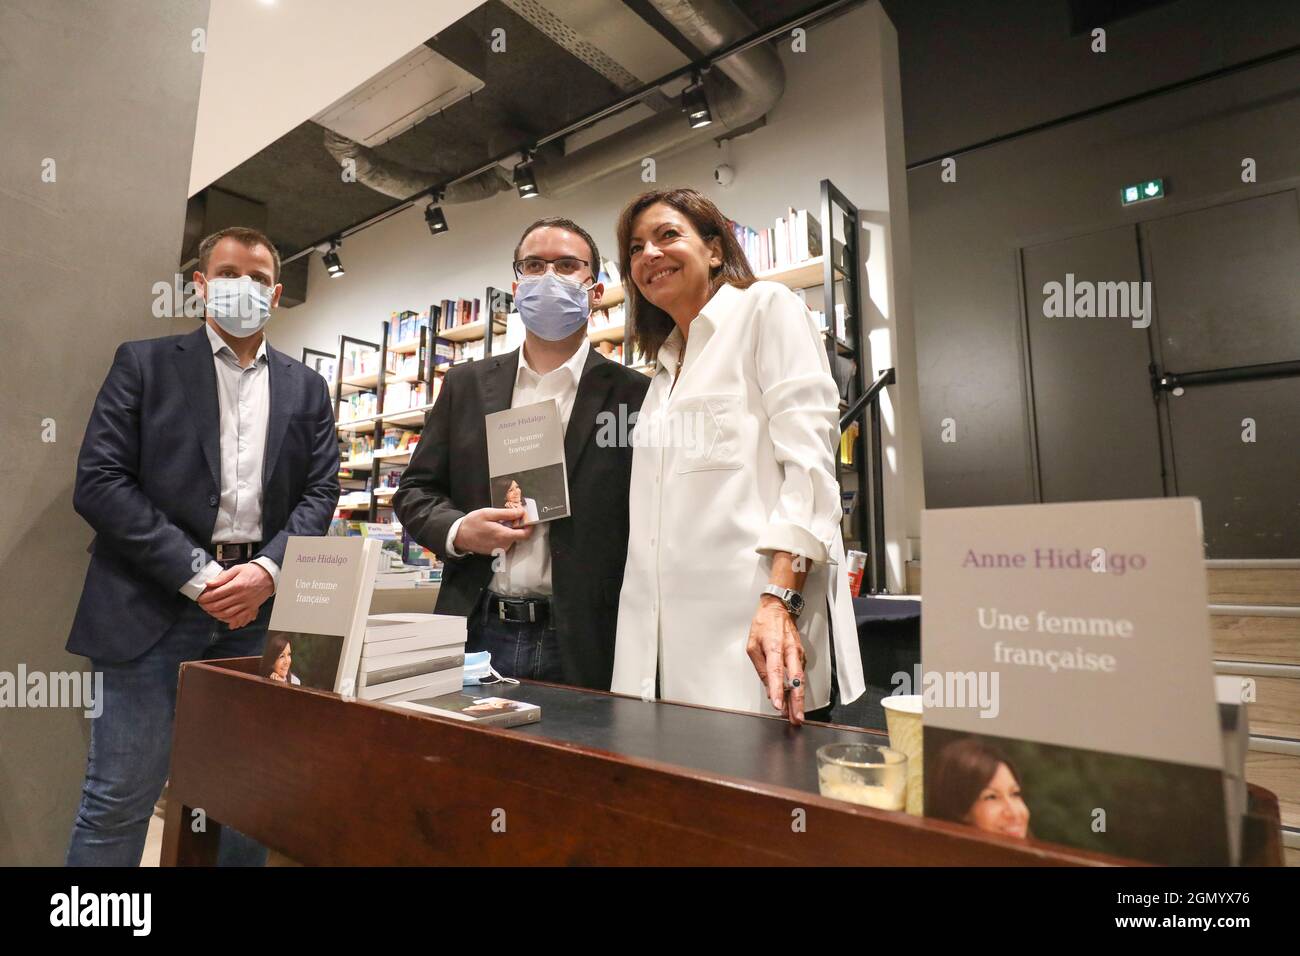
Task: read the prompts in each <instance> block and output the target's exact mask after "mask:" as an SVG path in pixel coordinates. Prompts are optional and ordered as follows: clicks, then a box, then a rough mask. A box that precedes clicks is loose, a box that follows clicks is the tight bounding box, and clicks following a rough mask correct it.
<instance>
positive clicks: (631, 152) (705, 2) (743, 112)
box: [534, 0, 785, 196]
mask: <svg viewBox="0 0 1300 956" xmlns="http://www.w3.org/2000/svg"><path fill="white" fill-rule="evenodd" d="M650 2H651V3H652V4H653V5H654V6H655V8H656V9H658V10H659V12H660V13H661V14H663V16H664V18H665V19H666V20H668V21H669V22H670V23H672V25H673V26H674V27H675V28H676V29H678V30H680V31H681V33H682V35H683V36H685V37H686V38H687V39H688V40H690V42H691V43H692V44H693V45H694V46H695V47H697V48H698V49H699V51H700V52H701V53H704V54H709V53H714V52H716V51H717V50H720V49H722V48H723V47H726V46H728V45H730V44H732V43H736V42H737V41H740V40H743V39H744V38H745V37H746V36H749V35H750V34H751V33H752V32H753V30H754V25H753V23H752V22H751V21H750V20H749V18H748V17H746V16H745V15H744V14H743V13H741V12H740V11H739V10H738V9H736V7H735V6H734V5H733V4H732V3H730V2H729V0H650ZM704 92H705V96H706V97H707V99H708V102H709V108H710V110H711V111H712V113H713V119H714V121H715V122H717V123H720V124H721V125H722V126H723V127H725V128H726V129H727V130H731V131H735V130H739V129H741V128H743V127H745V126H748V125H749V124H750V123H753V122H754V121H755V120H758V119H760V118H761V117H763V116H764V115H766V114H767V112H768V111H769V110H771V109H772V107H773V106H775V105H776V103H777V102H778V101H779V100H780V99H781V95H782V93H784V92H785V70H784V68H783V67H782V65H781V58H780V57H779V56H778V55H777V53H776V51H775V50H773V49H772V48H771V47H770V46H767V45H759V46H755V47H751V48H750V49H748V50H745V51H744V52H743V53H738V54H736V55H734V56H730V57H727V59H725V60H722V61H720V62H719V63H718V64H717V67H716V68H715V69H713V70H710V71H709V72H708V73H706V74H705V76H704ZM716 137H717V131H716V130H715V129H712V128H709V127H705V128H703V129H691V127H690V126H689V124H687V122H686V118H685V117H684V116H683V115H682V114H681V113H680V112H678V111H677V110H669V111H667V112H664V113H658V114H656V115H654V116H651V117H647V118H646V119H644V120H642V121H641V122H639V123H637V124H636V125H634V126H630V127H628V128H627V129H624V130H620V131H619V132H618V133H617V134H615V135H613V136H611V137H610V138H609V139H605V140H601V141H600V142H597V143H592V144H591V145H590V146H584V147H583V148H582V149H579V150H576V151H574V152H572V153H569V154H567V155H565V156H563V157H538V160H537V163H536V165H535V167H534V174H535V175H536V177H537V186H538V190H539V191H540V192H541V194H542V195H543V196H561V195H563V194H564V193H566V192H569V191H570V190H573V189H576V188H578V187H579V186H582V185H585V184H586V183H588V182H591V181H592V180H595V179H599V178H600V177H602V176H607V175H609V174H610V173H614V172H617V171H618V170H621V169H626V168H627V167H629V166H634V165H636V164H637V163H640V162H641V160H642V159H644V158H645V157H647V156H662V155H664V154H666V153H669V152H673V151H676V150H679V149H682V148H685V147H688V146H692V145H695V144H696V143H702V142H705V141H707V140H709V139H713V138H716Z"/></svg>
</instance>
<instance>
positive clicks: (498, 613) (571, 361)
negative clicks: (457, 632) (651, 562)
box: [393, 218, 650, 690]
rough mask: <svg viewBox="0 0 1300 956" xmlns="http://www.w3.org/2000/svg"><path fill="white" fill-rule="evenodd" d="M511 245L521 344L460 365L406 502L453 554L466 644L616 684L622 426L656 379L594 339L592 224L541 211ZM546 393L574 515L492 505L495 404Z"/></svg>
mask: <svg viewBox="0 0 1300 956" xmlns="http://www.w3.org/2000/svg"><path fill="white" fill-rule="evenodd" d="M514 259H515V262H514V266H515V276H516V279H517V280H518V281H516V283H515V285H514V292H515V306H516V308H517V309H518V311H519V313H520V316H521V318H522V319H523V322H524V327H525V340H524V345H523V347H522V348H521V349H516V350H514V351H512V352H508V353H506V354H505V355H497V356H492V357H491V358H488V359H485V360H482V361H476V362H470V363H468V364H466V365H463V366H457V367H455V368H452V369H450V370H449V371H448V372H447V375H446V377H445V378H444V379H443V383H442V390H441V391H440V392H439V394H438V399H437V402H436V403H435V405H434V407H433V408H432V409H430V411H429V413H428V415H427V416H426V419H425V425H424V431H423V433H422V434H421V436H420V442H419V444H418V445H417V446H416V451H415V454H414V455H413V456H412V458H411V464H410V465H409V467H407V469H406V472H405V473H404V474H403V476H402V479H401V483H400V485H399V486H398V490H397V493H396V494H395V495H394V497H393V507H394V509H395V510H396V512H397V517H398V519H399V520H400V521H401V522H402V525H403V527H404V528H405V529H406V530H407V531H408V532H410V534H411V535H412V536H413V537H414V538H415V540H417V541H419V542H420V543H421V544H422V545H424V546H425V547H426V548H429V549H430V550H432V551H434V552H435V553H436V554H438V555H439V556H440V557H441V558H442V559H443V572H442V586H441V588H440V590H439V593H438V603H437V608H436V610H437V612H438V613H439V614H455V615H461V616H464V617H467V618H468V619H469V621H468V629H469V633H468V642H467V646H466V650H467V652H471V653H472V652H476V651H483V650H486V651H489V652H491V654H492V666H493V667H494V668H495V669H496V670H497V671H498V672H500V673H501V674H503V675H504V676H506V677H526V678H531V679H535V680H548V681H555V682H557V683H564V684H571V685H575V686H580V687H592V688H597V689H600V690H608V689H609V683H610V677H611V675H612V673H613V667H614V631H615V626H616V624H617V621H618V597H619V590H620V589H621V588H622V585H623V563H624V561H625V560H626V557H627V535H628V483H629V480H630V476H631V467H632V448H631V444H630V442H629V441H628V440H627V437H628V436H627V435H626V434H624V433H622V432H620V431H619V429H620V427H624V426H626V424H627V422H628V420H629V418H632V417H633V416H634V415H635V413H636V412H637V411H638V410H639V409H640V407H641V402H642V400H643V399H644V398H645V393H646V390H647V389H648V388H649V385H650V381H649V379H648V378H647V377H646V376H644V375H642V374H641V373H640V372H637V371H634V370H632V369H629V368H627V367H626V366H624V365H622V364H620V363H618V362H612V361H610V360H609V359H607V358H605V357H604V356H603V355H601V354H600V353H599V352H598V351H596V350H595V349H593V348H592V347H591V346H590V344H589V343H588V340H587V317H588V315H589V313H590V310H591V308H592V307H593V306H595V305H596V304H597V303H599V301H600V297H601V296H602V295H603V293H604V286H603V285H601V284H600V283H599V282H598V281H596V277H597V274H598V273H599V270H600V255H599V253H598V252H597V250H596V244H595V242H594V241H593V240H592V238H591V236H589V235H588V234H587V232H586V231H585V230H584V229H582V228H581V227H580V226H578V225H577V224H576V223H574V222H572V221H570V220H567V219H558V218H552V219H543V220H539V221H538V222H535V223H533V224H532V225H531V226H529V227H528V228H527V229H526V230H525V231H524V234H523V237H522V238H521V239H520V241H519V244H518V245H517V246H516V248H515V255H514ZM546 399H554V400H555V401H556V404H557V406H558V407H559V409H560V414H561V418H562V419H563V420H564V422H565V432H564V455H565V465H566V469H567V472H568V483H569V517H565V518H558V519H555V520H553V521H548V522H544V523H540V524H534V525H528V526H524V524H523V522H524V518H525V514H526V513H525V510H524V509H523V508H521V507H513V508H493V507H491V503H492V502H491V494H490V487H489V479H488V456H487V435H486V427H485V424H484V416H486V415H489V414H491V413H493V412H498V411H502V410H504V409H507V408H512V407H516V408H517V407H521V406H524V405H528V404H532V403H534V402H538V401H545V400H546ZM526 492H527V490H526V489H525V494H526Z"/></svg>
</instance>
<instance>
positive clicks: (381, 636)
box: [357, 614, 465, 703]
mask: <svg viewBox="0 0 1300 956" xmlns="http://www.w3.org/2000/svg"><path fill="white" fill-rule="evenodd" d="M464 671H465V618H463V617H453V616H450V615H447V614H371V615H370V616H369V617H367V618H366V637H365V641H364V642H363V643H362V645H361V666H360V668H359V670H358V674H357V697H359V698H360V699H361V700H378V701H384V702H385V703H393V702H396V701H399V700H410V699H412V698H413V697H420V698H423V697H435V696H438V695H441V694H449V693H452V692H453V691H459V690H460V688H461V685H462V682H463V679H464Z"/></svg>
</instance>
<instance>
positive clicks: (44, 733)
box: [0, 0, 208, 865]
mask: <svg viewBox="0 0 1300 956" xmlns="http://www.w3.org/2000/svg"><path fill="white" fill-rule="evenodd" d="M207 18H208V0H172V2H169V3H165V4H160V3H157V2H153V0H115V2H114V3H112V4H107V3H103V2H100V3H95V2H89V0H59V2H57V3H50V2H49V0H6V2H5V3H4V4H3V5H0V131H2V132H0V170H2V173H0V328H3V330H4V342H5V348H6V353H7V354H6V356H5V362H4V371H3V373H2V375H0V408H3V409H4V415H3V416H2V417H0V448H3V449H4V453H3V455H0V487H3V488H4V491H5V498H6V499H7V500H6V502H5V506H4V507H3V508H0V580H2V581H3V582H4V601H3V605H4V609H3V625H0V671H7V672H9V673H11V674H12V673H15V672H16V671H17V668H18V665H19V664H20V663H21V664H25V665H26V667H27V669H28V670H29V671H36V670H39V671H67V670H78V671H79V670H82V669H85V668H87V667H88V665H87V664H86V662H85V661H84V660H83V659H82V658H77V657H73V656H71V655H69V654H66V653H65V652H64V650H63V644H64V641H65V640H66V638H67V633H68V627H69V625H70V624H71V621H72V614H73V610H74V609H75V607H76V602H77V598H78V595H79V594H80V591H81V582H82V578H83V576H84V574H85V569H86V563H87V560H88V558H87V555H86V552H85V548H86V545H87V543H88V542H89V541H90V537H91V532H90V529H89V528H88V527H87V526H86V524H85V523H84V522H83V521H82V520H81V519H80V518H79V517H78V516H77V515H76V513H75V512H74V511H73V510H72V487H73V479H74V474H75V462H76V456H77V448H78V445H79V443H80V441H81V436H82V434H83V431H84V429H85V425H86V420H87V417H88V415H89V412H90V407H91V404H92V402H93V401H94V397H95V393H96V391H97V390H98V388H99V385H100V383H101V382H102V380H103V377H104V375H105V373H106V372H107V371H108V366H109V364H110V362H111V361H112V358H113V352H114V350H115V349H116V347H117V345H118V344H119V343H120V342H122V341H124V340H127V339H136V338H148V337H151V336H156V335H164V334H168V332H169V331H170V330H169V328H168V323H166V322H164V321H161V320H158V319H154V318H152V316H151V311H150V305H151V302H152V299H153V295H152V292H151V287H152V285H153V283H154V282H155V281H156V280H158V279H164V280H167V279H169V277H170V276H171V275H172V274H174V272H175V269H176V258H177V254H178V251H179V249H180V243H181V233H182V223H183V218H184V213H185V195H186V184H187V182H188V180H189V171H190V150H191V144H192V142H193V136H194V121H195V111H196V108H197V104H198V95H199V78H200V74H201V70H202V62H203V61H202V55H201V54H200V53H195V52H192V51H191V31H193V30H194V29H196V28H204V27H206V24H207ZM47 157H48V158H52V159H53V160H55V163H56V166H55V174H56V177H57V178H56V180H55V182H52V183H49V182H43V181H42V178H41V173H42V161H43V160H44V159H46V158H47ZM45 419H52V420H53V422H54V428H55V432H54V437H55V440H54V441H53V442H46V441H43V440H42V431H43V427H44V426H43V424H42V422H43V420H45ZM89 729H90V727H89V723H88V721H86V720H85V719H84V718H83V717H82V715H81V711H80V710H56V709H38V710H31V709H10V708H2V709H0V865H13V864H57V863H61V862H62V858H63V853H64V851H65V849H66V848H67V839H68V835H69V832H70V829H71V826H72V818H73V814H74V812H75V809H76V804H77V800H78V798H79V796H80V785H81V779H82V774H83V772H84V769H85V758H86V743H87V740H88V739H89Z"/></svg>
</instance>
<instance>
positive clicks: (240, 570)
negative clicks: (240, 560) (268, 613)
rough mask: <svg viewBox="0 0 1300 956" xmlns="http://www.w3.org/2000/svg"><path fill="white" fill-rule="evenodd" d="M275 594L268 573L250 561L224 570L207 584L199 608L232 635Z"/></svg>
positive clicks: (273, 585)
mask: <svg viewBox="0 0 1300 956" xmlns="http://www.w3.org/2000/svg"><path fill="white" fill-rule="evenodd" d="M274 593H275V581H273V580H272V579H271V573H270V572H269V571H267V570H266V568H264V567H262V566H261V565H260V564H258V563H256V562H254V561H249V562H248V563H246V564H237V565H235V566H234V567H233V568H226V569H225V570H224V571H222V572H221V573H220V574H218V575H217V576H216V577H214V578H213V579H212V580H211V581H209V582H208V583H207V584H206V585H205V586H204V589H203V593H202V594H200V595H199V607H201V608H203V610H205V611H207V612H208V614H210V615H212V616H213V617H215V618H216V619H217V620H218V621H220V622H221V623H222V624H225V625H226V626H227V627H229V628H230V629H231V630H232V631H233V630H235V629H236V628H240V627H243V626H244V625H246V624H251V623H252V622H253V620H254V619H255V618H256V617H257V612H258V610H259V609H260V608H261V607H262V605H263V604H264V603H266V599H267V598H269V597H270V596H271V595H273V594H274Z"/></svg>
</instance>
